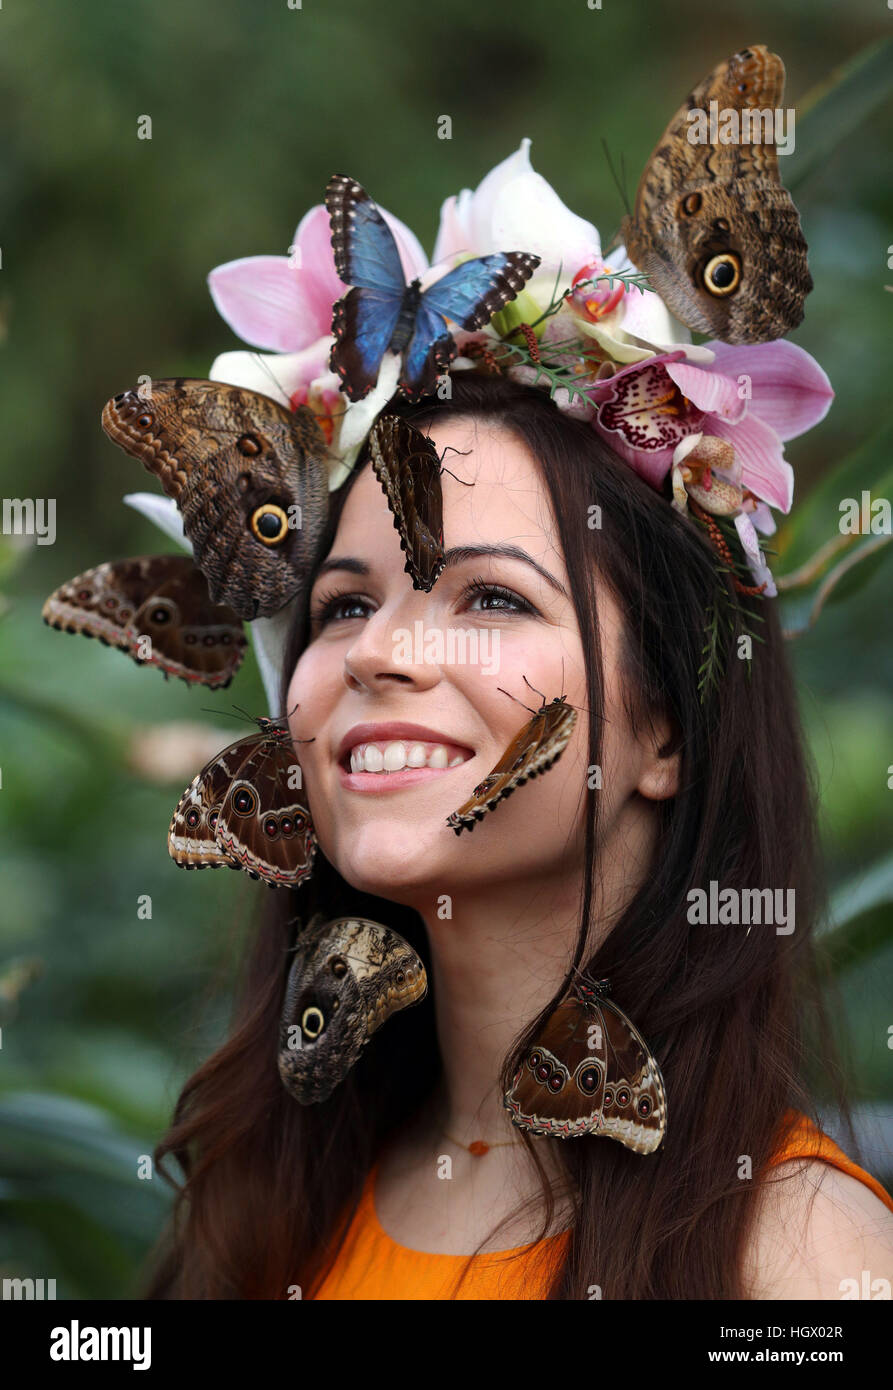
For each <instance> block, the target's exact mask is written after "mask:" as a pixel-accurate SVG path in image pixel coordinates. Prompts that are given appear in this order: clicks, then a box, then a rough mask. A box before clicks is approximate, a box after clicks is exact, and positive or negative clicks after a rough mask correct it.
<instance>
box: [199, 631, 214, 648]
mask: <svg viewBox="0 0 893 1390" xmlns="http://www.w3.org/2000/svg"><path fill="white" fill-rule="evenodd" d="M202 646H203V647H216V646H217V638H216V637H215V636H214V634H213V633H212V632H206V633H205V635H204V637H203V638H202Z"/></svg>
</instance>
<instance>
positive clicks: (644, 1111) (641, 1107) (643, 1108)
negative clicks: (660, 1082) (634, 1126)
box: [636, 1096, 651, 1120]
mask: <svg viewBox="0 0 893 1390" xmlns="http://www.w3.org/2000/svg"><path fill="white" fill-rule="evenodd" d="M636 1109H637V1111H638V1112H639V1114H640V1115H641V1116H642V1119H643V1120H647V1119H648V1116H649V1115H650V1114H651V1101H650V1100H649V1099H648V1097H647V1096H642V1098H641V1099H640V1101H639V1103H638V1105H637V1106H636Z"/></svg>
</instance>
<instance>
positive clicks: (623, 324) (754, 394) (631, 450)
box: [125, 139, 833, 704]
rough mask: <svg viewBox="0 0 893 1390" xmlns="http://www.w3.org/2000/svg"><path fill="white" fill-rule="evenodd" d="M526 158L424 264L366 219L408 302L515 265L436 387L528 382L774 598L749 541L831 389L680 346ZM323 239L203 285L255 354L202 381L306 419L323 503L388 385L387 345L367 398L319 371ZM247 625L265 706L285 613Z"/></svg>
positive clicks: (643, 288)
mask: <svg viewBox="0 0 893 1390" xmlns="http://www.w3.org/2000/svg"><path fill="white" fill-rule="evenodd" d="M529 150H530V141H529V140H527V139H525V140H523V141H522V143H521V147H520V149H519V150H518V151H517V152H516V153H515V154H513V155H511V156H510V157H509V158H508V159H506V160H504V161H503V162H502V163H500V164H498V165H497V166H496V167H495V168H494V169H492V170H491V171H490V173H489V174H487V175H486V177H485V178H484V179H483V180H482V181H481V183H480V184H479V185H478V187H477V189H475V190H474V192H472V191H471V190H469V189H464V190H463V191H462V192H461V193H460V194H459V195H458V197H450V198H447V200H446V201H445V202H444V204H443V206H442V209H441V217H440V227H439V231H438V234H437V238H436V241H435V245H434V250H433V259H432V264H431V265H430V266H429V264H428V262H427V260H426V257H425V254H424V252H423V250H422V247H421V245H420V244H419V242H418V240H417V239H416V237H415V236H414V235H413V233H412V232H411V231H410V230H409V228H407V227H406V226H405V225H404V224H403V223H402V222H400V221H399V220H398V219H397V218H395V217H394V216H393V215H392V214H391V213H389V212H387V211H385V210H384V209H383V208H379V209H378V210H377V211H378V213H379V214H380V216H381V217H382V218H383V219H384V222H385V223H386V224H387V227H388V228H389V229H390V232H391V234H392V235H393V238H394V242H395V244H396V249H397V251H398V253H399V258H400V262H401V266H402V271H403V274H404V275H405V277H406V281H407V283H410V282H413V281H418V283H419V287H420V291H421V293H422V294H424V293H425V291H426V290H428V289H429V288H430V287H431V286H432V285H437V284H438V283H439V282H440V281H441V280H442V279H445V277H446V275H449V274H450V272H451V271H453V270H454V269H455V268H457V267H459V266H461V265H463V264H464V263H466V262H468V261H469V260H470V259H471V258H489V261H496V260H498V259H499V257H500V254H501V255H502V258H503V259H508V255H509V253H507V252H506V248H507V247H521V248H523V250H524V252H525V253H526V257H525V258H524V259H525V260H526V261H528V262H529V266H528V267H527V268H526V270H525V272H524V275H525V278H526V277H529V278H526V283H523V286H522V287H521V288H519V289H517V291H516V293H515V294H514V296H513V297H510V296H509V295H508V294H507V295H505V296H504V297H503V299H502V300H501V306H502V307H500V308H499V309H498V311H497V312H495V313H493V314H492V316H490V315H488V321H487V322H485V323H482V324H481V326H480V327H477V328H475V329H474V330H471V331H468V330H463V329H461V328H459V327H456V326H455V325H453V326H450V329H449V337H450V340H451V341H450V343H449V351H448V352H447V353H446V354H445V367H444V369H443V370H442V371H441V372H440V373H439V375H438V378H437V380H438V383H440V382H442V381H445V380H446V379H447V373H448V372H459V371H465V370H474V369H479V370H480V369H484V370H491V371H492V370H498V371H502V372H504V373H505V374H506V375H507V376H509V377H510V378H512V379H515V380H517V381H520V382H526V383H537V384H540V385H542V386H543V388H544V389H548V391H549V393H550V395H551V397H552V399H553V400H554V401H555V402H556V404H557V406H558V407H559V408H560V409H561V410H563V411H566V412H567V413H568V414H570V415H573V416H576V417H578V418H580V419H583V420H586V421H588V422H589V423H590V425H591V427H592V428H593V430H595V431H596V433H597V434H599V435H600V436H601V437H602V438H603V439H604V440H605V441H606V442H607V443H608V444H609V445H610V446H611V448H612V449H613V450H614V452H615V453H616V454H617V455H619V457H620V458H622V459H623V460H625V462H626V463H627V464H628V465H629V466H630V467H631V468H632V469H633V470H634V471H635V472H636V473H638V474H639V475H640V476H641V477H643V478H644V479H646V480H647V482H649V483H650V484H651V485H652V486H653V487H655V488H656V489H660V490H666V480H667V478H668V476H669V477H670V478H671V483H672V505H673V506H674V507H675V508H677V509H678V510H679V511H681V512H689V511H691V512H692V513H694V515H695V516H697V517H698V518H700V519H701V520H703V521H704V522H705V523H706V524H707V525H708V527H710V528H711V529H712V531H713V534H714V537H715V539H716V540H717V541H718V542H719V543H720V549H721V551H722V548H723V544H724V542H723V540H722V536H721V535H720V531H719V526H718V525H717V519H722V520H723V521H724V522H731V523H733V525H734V530H735V532H737V536H738V538H739V540H740V544H741V546H742V548H743V554H744V556H745V558H746V561H747V565H748V566H749V569H750V573H751V576H752V578H753V585H752V586H749V587H748V586H743V585H741V584H740V581H736V582H737V583H738V587H739V588H742V589H746V590H747V591H749V592H752V593H761V594H763V595H765V596H767V597H769V596H773V595H775V593H776V592H777V591H776V587H775V583H774V581H773V579H772V575H771V573H770V571H769V568H768V566H767V564H766V562H765V559H764V557H763V552H762V550H761V548H760V541H759V536H760V535H763V536H770V535H772V533H773V532H774V531H775V522H774V519H773V517H772V512H771V510H770V509H771V508H774V509H776V510H778V511H780V512H783V513H787V512H788V511H789V510H790V507H791V501H792V496H793V481H794V480H793V470H792V468H791V466H790V464H789V463H788V462H787V461H786V460H785V458H784V441H786V440H787V439H791V438H794V437H796V436H797V435H799V434H802V433H803V432H804V431H805V430H807V429H809V428H810V427H811V426H812V425H814V424H816V423H818V422H819V421H820V420H821V419H822V418H823V417H824V416H825V414H826V413H827V411H828V408H829V406H830V403H831V400H832V398H833V391H832V389H831V386H830V383H829V381H828V378H827V376H826V374H825V373H824V371H823V370H822V369H821V367H820V366H819V365H818V363H817V362H815V360H814V359H813V358H812V357H811V356H810V355H809V354H808V353H807V352H805V351H804V350H803V349H802V348H799V347H797V346H795V345H794V344H793V343H790V342H787V341H786V340H784V339H778V340H777V341H773V342H760V343H753V344H744V345H731V344H729V343H726V342H721V341H709V342H707V343H704V344H702V345H695V344H693V343H692V342H691V333H690V332H689V330H688V329H687V328H686V327H685V326H684V325H682V324H681V323H680V322H679V321H678V320H676V319H674V318H673V317H672V315H671V314H670V312H669V310H668V308H667V305H666V303H665V302H664V299H663V298H662V297H661V296H660V295H658V294H657V293H656V292H655V291H654V290H653V289H651V288H648V282H647V277H646V276H644V275H642V274H640V273H639V272H638V271H637V270H636V268H635V266H634V265H633V264H632V262H631V261H630V259H629V257H628V256H627V254H626V251H625V249H624V248H623V247H620V248H618V249H617V251H616V252H615V253H613V254H612V255H611V256H610V257H609V258H606V257H604V256H603V254H602V248H601V242H600V239H599V234H598V232H597V230H596V228H595V227H594V226H593V225H592V224H591V223H590V222H587V221H586V220H585V219H583V218H581V217H578V216H577V215H576V214H574V213H572V212H571V211H570V210H569V209H568V208H567V207H566V206H565V205H564V203H563V202H562V201H561V199H560V198H559V197H558V195H557V193H556V192H555V191H554V189H552V188H551V187H550V185H549V184H548V183H547V182H546V180H545V179H544V178H543V177H542V176H541V175H540V174H538V173H536V172H535V171H534V169H533V168H532V167H531V163H530V157H529ZM344 182H345V183H346V184H350V182H351V181H348V180H345V181H344ZM352 188H353V189H355V190H359V192H360V193H361V194H363V197H364V198H365V197H366V195H365V193H364V192H363V190H362V189H359V186H358V185H352ZM369 202H370V205H371V207H372V208H373V209H374V207H375V205H374V204H371V200H369ZM333 229H335V219H334V216H333V215H332V213H331V208H327V207H326V206H325V205H322V204H320V205H317V206H315V207H313V208H311V209H310V211H309V212H307V213H306V214H305V216H304V217H303V218H302V220H301V222H300V223H299V225H298V228H297V232H296V234H295V238H294V242H293V244H292V245H291V246H290V247H289V253H288V255H287V256H269V255H261V256H249V257H244V258H241V259H239V260H235V261H230V262H228V263H226V264H224V265H221V266H218V267H217V268H216V269H215V270H213V271H212V272H211V273H210V275H209V277H208V283H209V286H210V290H211V294H212V297H213V299H214V302H215V304H216V306H217V308H218V310H219V312H220V314H221V315H222V317H223V318H224V319H225V320H226V322H227V323H228V324H229V325H230V327H231V328H232V329H233V330H234V331H235V332H236V333H237V334H238V335H239V336H240V337H241V338H242V339H243V340H244V341H245V342H247V343H249V344H251V345H252V347H254V348H255V349H261V351H251V352H249V351H235V352H225V353H223V354H221V355H220V356H218V357H217V358H216V360H215V361H214V364H213V366H212V368H211V372H210V379H211V380H212V381H217V382H225V383H228V384H230V385H234V386H240V387H243V388H246V389H248V390H252V391H256V392H260V393H262V394H264V395H266V396H269V397H272V398H273V399H274V400H277V401H278V402H280V403H281V404H282V405H284V406H286V407H288V408H289V409H291V410H296V409H297V408H299V407H301V406H304V407H309V408H310V409H311V410H312V411H313V412H314V414H315V416H316V418H317V420H318V423H319V425H320V427H321V428H322V431H323V433H324V435H325V438H326V441H327V444H328V447H329V458H328V468H329V487H330V489H332V490H334V489H336V488H338V487H340V486H341V484H342V483H343V482H344V481H345V480H346V478H347V477H348V476H349V474H350V472H351V469H352V467H353V465H354V463H355V461H356V458H357V456H358V454H359V452H360V450H361V448H362V447H363V444H364V442H365V440H366V439H367V437H368V434H369V431H370V429H371V427H372V425H373V423H374V422H375V420H376V418H377V417H378V416H379V414H380V413H381V412H382V410H383V409H384V407H385V406H386V404H387V402H388V401H390V400H391V399H392V397H393V395H394V393H395V390H397V389H398V387H399V376H400V355H399V353H395V352H390V351H387V350H385V351H384V352H383V353H382V355H381V359H380V369H379V370H378V373H377V377H376V379H375V381H374V384H371V389H367V390H366V391H365V392H364V393H362V394H360V395H359V398H356V399H351V396H350V395H349V394H348V393H347V391H346V390H345V381H344V379H343V374H342V375H339V374H338V373H337V372H336V371H334V370H333V367H332V363H333V360H334V355H335V348H336V343H337V342H338V341H339V340H343V339H344V338H345V336H346V337H347V338H348V339H349V338H350V335H351V333H352V332H353V333H357V332H359V329H358V327H357V325H356V324H348V325H347V327H346V328H345V326H344V323H343V315H342V321H341V322H340V323H339V306H342V305H343V303H344V300H345V296H346V295H347V294H348V291H349V285H348V284H347V283H345V281H344V280H342V279H341V278H339V275H338V273H337V270H336V259H335V254H334V253H333V243H335V242H337V229H335V231H334V235H333ZM481 263H482V264H483V262H481ZM531 271H532V273H531ZM360 327H362V325H360ZM333 329H336V330H338V332H337V333H336V332H333ZM441 332H443V329H442V327H441ZM125 500H126V501H127V502H128V503H129V504H130V505H131V506H134V507H136V508H137V509H138V510H140V511H142V512H143V513H144V514H146V515H147V516H149V517H150V519H152V520H153V521H155V522H156V524H158V525H159V526H161V527H162V529H164V530H165V531H166V532H167V533H168V534H170V535H173V536H175V537H176V538H177V539H178V540H180V541H181V543H183V544H185V545H187V546H188V542H186V541H185V540H184V538H183V529H182V522H181V521H180V518H179V515H178V514H177V511H176V507H175V504H174V503H173V502H172V501H170V500H169V499H162V498H160V497H158V496H157V495H156V494H150V493H137V494H130V495H129V496H128V497H127V498H125ZM727 534H730V535H731V534H732V533H731V531H729V532H728V533H727ZM725 553H726V554H727V555H728V547H727V545H726V546H725ZM253 627H254V629H255V637H256V639H257V640H256V642H255V647H256V650H257V654H258V659H259V662H260V666H261V671H262V675H263V677H264V681H265V685H266V687H267V692H268V695H269V696H270V698H271V704H272V703H275V702H276V697H275V695H274V691H275V690H276V689H277V687H278V677H279V667H280V664H281V659H282V653H283V646H284V640H285V615H284V614H283V615H274V617H272V618H265V619H257V620H256V621H255V622H254V624H253Z"/></svg>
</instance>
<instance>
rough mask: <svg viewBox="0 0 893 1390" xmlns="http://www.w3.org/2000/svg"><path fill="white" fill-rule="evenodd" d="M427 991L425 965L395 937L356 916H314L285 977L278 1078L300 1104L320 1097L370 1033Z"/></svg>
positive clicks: (351, 1061)
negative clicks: (329, 918)
mask: <svg viewBox="0 0 893 1390" xmlns="http://www.w3.org/2000/svg"><path fill="white" fill-rule="evenodd" d="M426 991H427V980H426V976H425V967H424V966H423V964H422V962H421V960H420V959H419V957H418V955H417V954H416V952H415V951H414V950H413V949H412V947H411V946H410V945H409V944H408V943H407V942H406V941H404V939H403V937H401V936H400V935H399V934H398V933H397V932H395V931H392V930H391V929H390V928H389V927H385V926H383V925H382V924H381V923H379V922H371V921H368V920H366V919H363V918H350V917H344V918H338V919H337V920H335V921H326V920H325V919H324V918H323V917H321V916H319V915H317V916H316V917H314V918H313V919H312V920H311V921H310V923H309V924H308V926H307V927H306V928H305V929H304V930H303V931H301V932H300V934H299V936H298V940H297V944H296V946H295V952H294V960H293V961H292V965H291V968H290V970H289V974H288V982H287V985H286V991H285V1001H284V1004H283V1008H282V1015H281V1023H280V1035H279V1057H278V1062H279V1074H280V1076H281V1078H282V1083H283V1085H284V1086H285V1088H286V1090H287V1091H288V1092H289V1093H290V1094H291V1095H293V1096H294V1097H295V1099H296V1100H297V1101H298V1102H299V1103H300V1104H301V1105H313V1104H316V1103H317V1102H319V1101H322V1100H326V1099H327V1098H328V1096H330V1095H331V1093H332V1091H334V1089H335V1087H336V1086H338V1085H339V1084H340V1083H341V1082H342V1081H343V1080H344V1078H345V1076H346V1075H347V1073H348V1072H349V1070H350V1068H351V1067H352V1066H353V1065H354V1064H355V1063H356V1061H357V1060H358V1058H359V1056H360V1054H361V1052H362V1050H363V1048H364V1047H365V1046H366V1044H367V1043H368V1041H369V1039H370V1038H371V1037H372V1034H373V1033H374V1032H375V1031H376V1030H377V1029H378V1028H380V1027H381V1025H382V1024H383V1023H384V1022H385V1021H386V1020H387V1019H388V1018H390V1017H391V1015H392V1014H394V1013H397V1012H398V1011H399V1010H401V1009H405V1008H408V1007H409V1005H411V1004H415V1003H417V1002H418V1001H419V1000H420V999H422V998H424V995H425V993H426Z"/></svg>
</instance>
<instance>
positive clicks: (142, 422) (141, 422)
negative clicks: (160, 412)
mask: <svg viewBox="0 0 893 1390" xmlns="http://www.w3.org/2000/svg"><path fill="white" fill-rule="evenodd" d="M134 423H135V424H136V427H137V429H138V430H150V429H151V428H152V426H153V425H154V423H155V417H154V416H153V415H150V414H149V412H148V410H144V411H143V413H142V415H138V416H137V417H136V420H135V422H134Z"/></svg>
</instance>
